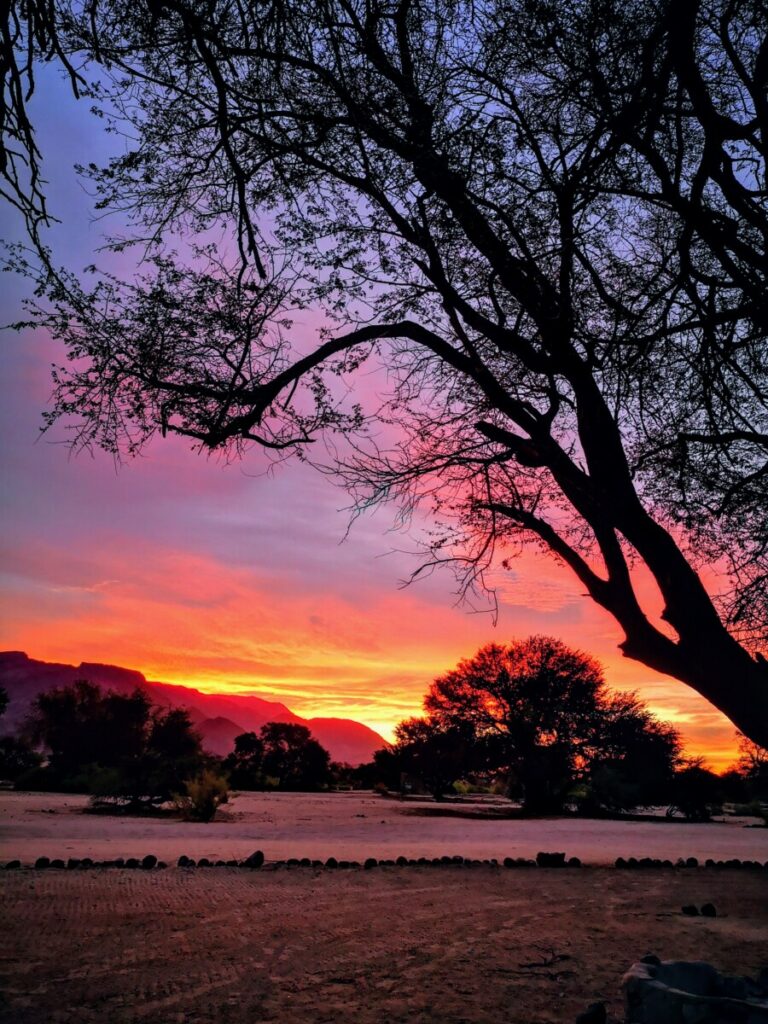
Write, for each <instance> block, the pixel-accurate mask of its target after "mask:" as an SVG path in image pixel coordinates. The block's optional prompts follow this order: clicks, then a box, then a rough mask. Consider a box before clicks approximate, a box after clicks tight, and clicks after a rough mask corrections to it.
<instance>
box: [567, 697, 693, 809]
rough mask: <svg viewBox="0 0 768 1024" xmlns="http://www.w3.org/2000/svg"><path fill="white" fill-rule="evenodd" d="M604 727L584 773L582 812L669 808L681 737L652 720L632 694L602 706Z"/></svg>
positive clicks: (671, 729) (671, 727)
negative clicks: (593, 808) (586, 809)
mask: <svg viewBox="0 0 768 1024" xmlns="http://www.w3.org/2000/svg"><path fill="white" fill-rule="evenodd" d="M602 707H603V721H602V723H601V726H600V729H599V734H598V737H597V742H595V743H594V745H593V749H592V750H591V751H590V752H589V754H588V757H587V760H588V769H587V771H586V772H585V782H586V794H585V798H584V803H585V804H586V806H590V805H591V806H597V807H601V808H605V809H607V810H611V811H625V810H631V809H632V808H634V807H641V806H642V807H649V806H654V805H659V804H664V803H666V802H668V800H669V798H670V793H671V792H672V788H673V785H674V779H675V769H676V768H677V767H679V766H680V765H681V764H682V763H683V762H682V745H681V742H680V734H679V733H678V732H677V730H676V729H675V728H674V727H673V726H672V725H670V724H668V723H666V722H660V721H659V720H658V719H657V718H655V717H654V716H653V715H652V714H651V713H650V712H649V711H648V709H647V707H646V706H645V705H644V704H643V702H642V701H641V700H640V699H639V698H638V696H637V694H635V693H614V694H610V695H608V696H606V697H605V698H604V699H603V701H602Z"/></svg>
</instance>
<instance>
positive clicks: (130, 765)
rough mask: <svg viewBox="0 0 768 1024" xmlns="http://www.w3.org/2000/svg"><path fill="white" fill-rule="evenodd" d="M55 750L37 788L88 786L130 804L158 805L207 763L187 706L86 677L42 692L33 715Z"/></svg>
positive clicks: (38, 733) (38, 737) (36, 733)
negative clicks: (163, 704) (107, 687)
mask: <svg viewBox="0 0 768 1024" xmlns="http://www.w3.org/2000/svg"><path fill="white" fill-rule="evenodd" d="M28 731H29V733H30V735H31V737H32V738H33V740H34V741H35V742H36V743H38V744H39V745H40V746H42V747H43V748H44V749H45V750H46V751H47V752H48V764H47V766H46V767H45V768H44V769H43V770H42V773H37V775H36V778H35V782H36V785H37V788H50V789H58V788H64V789H85V790H86V791H90V792H91V793H93V795H94V796H95V797H97V798H101V799H108V800H116V801H118V802H120V803H126V804H129V805H138V804H157V803H163V802H164V801H166V800H169V799H170V798H171V796H172V795H173V794H174V793H178V792H180V791H181V790H182V788H183V786H184V783H185V780H187V779H189V778H190V777H192V776H195V775H197V774H199V773H200V772H201V771H202V769H203V767H204V764H205V758H204V755H203V751H202V747H201V741H200V737H199V735H198V734H197V733H196V732H195V731H194V730H193V728H192V723H191V721H190V718H189V714H188V713H187V712H186V711H184V710H183V709H181V708H160V707H155V706H153V705H152V703H151V701H150V699H149V697H148V696H147V695H146V694H145V693H143V692H142V691H141V690H138V689H137V690H135V691H134V692H133V693H132V694H127V695H126V694H121V693H115V692H111V691H109V692H106V693H105V692H103V691H102V690H100V689H99V687H98V686H94V685H93V684H92V683H90V682H88V681H86V680H78V681H77V682H75V683H73V684H72V685H71V686H62V687H57V688H54V689H52V690H47V691H45V692H44V693H41V694H39V695H38V696H37V698H36V699H35V701H34V703H33V705H32V710H31V712H30V717H29V721H28Z"/></svg>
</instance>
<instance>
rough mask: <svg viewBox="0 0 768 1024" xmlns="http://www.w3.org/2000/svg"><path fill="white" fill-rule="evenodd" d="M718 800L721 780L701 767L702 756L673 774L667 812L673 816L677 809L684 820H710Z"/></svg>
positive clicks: (669, 815) (715, 810)
mask: <svg viewBox="0 0 768 1024" xmlns="http://www.w3.org/2000/svg"><path fill="white" fill-rule="evenodd" d="M721 803H722V784H721V782H720V779H719V778H718V776H717V775H715V773H714V772H712V771H710V770H709V769H708V768H705V767H704V762H703V759H702V758H700V757H693V758H689V759H688V760H687V761H686V763H685V764H684V765H683V766H682V767H681V768H680V770H679V771H677V772H676V773H675V778H674V781H673V786H672V802H671V803H670V806H669V808H668V809H667V815H668V817H672V816H673V815H674V814H675V813H676V812H679V813H680V814H682V815H683V817H684V818H685V819H686V821H710V820H711V818H712V815H713V814H715V813H717V812H718V811H719V810H720V805H721Z"/></svg>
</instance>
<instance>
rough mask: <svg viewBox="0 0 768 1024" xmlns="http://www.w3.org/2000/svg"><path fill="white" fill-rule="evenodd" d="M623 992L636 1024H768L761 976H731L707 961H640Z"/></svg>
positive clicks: (767, 1004) (767, 994) (627, 977)
mask: <svg viewBox="0 0 768 1024" xmlns="http://www.w3.org/2000/svg"><path fill="white" fill-rule="evenodd" d="M622 991H623V994H624V1008H625V1014H626V1019H627V1020H628V1021H632V1024H737V1022H738V1024H768V985H766V983H765V981H764V980H763V978H762V976H761V977H760V978H759V979H758V981H757V982H755V981H753V980H752V979H751V978H739V977H730V976H727V975H722V974H719V973H718V972H717V971H716V970H715V968H714V967H713V966H712V965H711V964H707V963H703V962H696V961H693V962H686V961H674V960H665V961H661V962H660V963H643V962H642V961H641V962H639V963H636V964H633V965H632V967H631V968H630V969H629V971H627V973H626V974H625V975H624V978H623V980H622Z"/></svg>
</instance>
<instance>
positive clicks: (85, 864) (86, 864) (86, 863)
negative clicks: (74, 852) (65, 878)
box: [80, 857, 94, 869]
mask: <svg viewBox="0 0 768 1024" xmlns="http://www.w3.org/2000/svg"><path fill="white" fill-rule="evenodd" d="M80 867H81V868H86V869H87V868H92V867H94V863H93V860H92V858H91V857H83V859H82V860H81V861H80Z"/></svg>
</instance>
